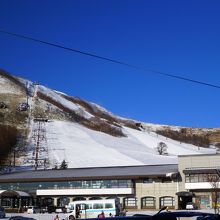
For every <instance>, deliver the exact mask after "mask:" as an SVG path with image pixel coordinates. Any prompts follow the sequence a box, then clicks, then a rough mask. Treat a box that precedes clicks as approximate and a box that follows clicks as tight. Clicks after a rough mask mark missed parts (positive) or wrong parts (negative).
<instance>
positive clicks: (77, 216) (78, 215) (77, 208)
mask: <svg viewBox="0 0 220 220" xmlns="http://www.w3.org/2000/svg"><path fill="white" fill-rule="evenodd" d="M80 217H81V216H80V208H79V206H76V218H80Z"/></svg>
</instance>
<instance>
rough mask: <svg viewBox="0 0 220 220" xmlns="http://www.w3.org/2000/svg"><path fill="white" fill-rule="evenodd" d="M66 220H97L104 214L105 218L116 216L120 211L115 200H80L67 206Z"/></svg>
mask: <svg viewBox="0 0 220 220" xmlns="http://www.w3.org/2000/svg"><path fill="white" fill-rule="evenodd" d="M67 212H68V214H67V215H66V220H72V219H74V218H97V217H98V215H99V214H101V213H102V212H104V214H105V217H110V216H116V215H118V214H119V212H120V209H119V207H117V204H116V201H115V199H100V200H81V201H74V202H70V203H69V205H68V206H67Z"/></svg>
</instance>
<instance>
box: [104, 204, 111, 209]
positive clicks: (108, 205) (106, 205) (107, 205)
mask: <svg viewBox="0 0 220 220" xmlns="http://www.w3.org/2000/svg"><path fill="white" fill-rule="evenodd" d="M105 208H106V209H111V208H113V204H112V203H106V204H105Z"/></svg>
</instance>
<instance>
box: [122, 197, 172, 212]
mask: <svg viewBox="0 0 220 220" xmlns="http://www.w3.org/2000/svg"><path fill="white" fill-rule="evenodd" d="M123 203H124V207H125V208H137V203H138V200H137V198H136V197H128V198H124V201H123ZM159 204H160V207H164V206H168V207H171V208H174V206H175V199H174V197H172V196H165V197H160V198H159ZM141 208H142V209H155V208H156V198H155V197H143V198H141Z"/></svg>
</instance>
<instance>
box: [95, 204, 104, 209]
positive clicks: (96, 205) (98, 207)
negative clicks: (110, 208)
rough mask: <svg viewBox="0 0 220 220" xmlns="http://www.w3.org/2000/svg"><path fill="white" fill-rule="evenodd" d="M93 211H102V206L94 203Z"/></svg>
mask: <svg viewBox="0 0 220 220" xmlns="http://www.w3.org/2000/svg"><path fill="white" fill-rule="evenodd" d="M93 209H103V204H102V203H94V204H93Z"/></svg>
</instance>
